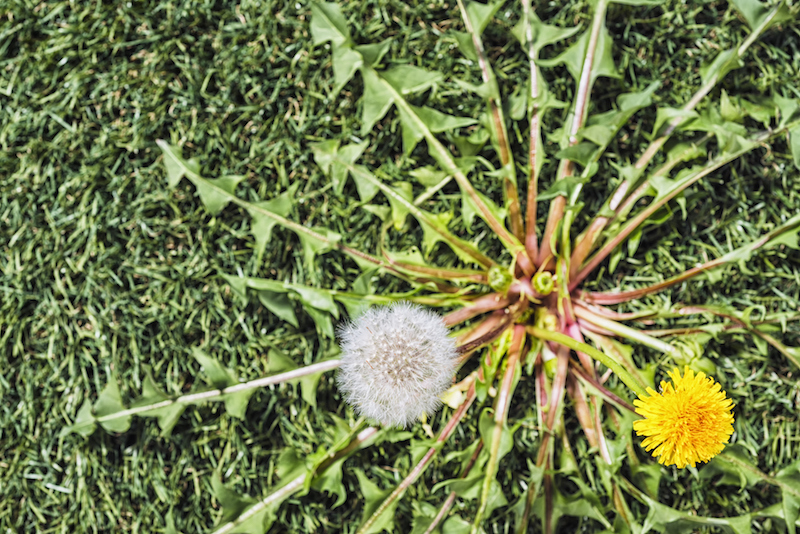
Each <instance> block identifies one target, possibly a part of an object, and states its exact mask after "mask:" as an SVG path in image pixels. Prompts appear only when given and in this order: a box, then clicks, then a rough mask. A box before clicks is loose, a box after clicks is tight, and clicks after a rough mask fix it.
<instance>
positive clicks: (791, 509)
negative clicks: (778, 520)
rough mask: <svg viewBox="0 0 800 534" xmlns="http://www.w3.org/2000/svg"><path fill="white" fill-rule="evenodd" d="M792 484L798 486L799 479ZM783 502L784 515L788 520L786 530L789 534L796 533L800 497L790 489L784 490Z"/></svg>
mask: <svg viewBox="0 0 800 534" xmlns="http://www.w3.org/2000/svg"><path fill="white" fill-rule="evenodd" d="M792 486H793V487H795V488H797V487H800V486H798V480H793V481H792ZM782 497H783V502H782V503H781V504H782V506H783V517H784V519H785V521H786V530H787V531H788V532H789V534H795V532H796V531H797V529H796V527H795V523H797V518H798V517H800V499H798V498H797V497H795V496H794V495H792V494H791V493H789V492H788V491H784V492H782Z"/></svg>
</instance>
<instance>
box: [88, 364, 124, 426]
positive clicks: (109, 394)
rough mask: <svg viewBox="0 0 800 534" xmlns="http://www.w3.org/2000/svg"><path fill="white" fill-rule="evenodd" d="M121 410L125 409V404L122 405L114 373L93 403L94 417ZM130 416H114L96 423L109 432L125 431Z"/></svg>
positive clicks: (112, 413)
mask: <svg viewBox="0 0 800 534" xmlns="http://www.w3.org/2000/svg"><path fill="white" fill-rule="evenodd" d="M123 410H125V406H123V405H122V397H120V394H119V386H117V380H116V378H115V377H114V375H111V376H110V377H109V381H108V384H107V385H106V387H105V388H104V389H103V391H102V392H101V393H100V396H99V397H98V398H97V402H96V403H95V404H94V414H95V417H97V418H101V417H103V416H107V415H114V414H116V413H118V412H121V411H123ZM131 418H132V416H130V415H129V416H127V417H116V418H114V419H109V420H108V421H98V423H100V426H102V427H103V428H104V429H106V430H107V431H109V432H127V430H128V429H129V428H130V427H131Z"/></svg>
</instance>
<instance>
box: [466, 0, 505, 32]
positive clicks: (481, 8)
mask: <svg viewBox="0 0 800 534" xmlns="http://www.w3.org/2000/svg"><path fill="white" fill-rule="evenodd" d="M502 5H503V0H498V1H496V2H489V3H488V4H482V3H480V2H468V3H467V16H468V17H469V21H470V23H472V28H473V29H474V31H475V33H477V34H478V35H481V34H482V33H483V30H485V29H486V26H488V25H489V22H491V20H492V17H494V14H495V13H497V10H498V9H500V7H501V6H502Z"/></svg>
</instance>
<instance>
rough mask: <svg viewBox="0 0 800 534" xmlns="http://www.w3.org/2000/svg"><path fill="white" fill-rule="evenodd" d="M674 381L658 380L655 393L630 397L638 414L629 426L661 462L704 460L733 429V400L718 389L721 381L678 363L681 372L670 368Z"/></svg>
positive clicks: (679, 464) (680, 464)
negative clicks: (682, 368) (631, 426)
mask: <svg viewBox="0 0 800 534" xmlns="http://www.w3.org/2000/svg"><path fill="white" fill-rule="evenodd" d="M668 374H669V376H670V378H671V379H672V381H673V382H674V384H675V385H674V386H673V385H672V384H668V383H666V382H664V381H662V382H661V391H662V392H661V393H657V392H656V391H654V390H653V389H652V388H647V393H648V394H649V395H650V396H649V397H646V398H642V397H640V398H639V399H638V400H635V401H633V403H634V404H635V405H636V413H638V414H639V415H641V416H643V417H644V419H641V420H639V421H635V422H634V423H633V428H634V430H636V433H637V434H638V435H640V436H646V437H645V439H644V441H643V442H642V447H644V448H645V450H647V451H650V450H653V449H655V450H653V452H652V454H653V456H654V457H658V462H659V463H661V464H664V465H673V464H674V465H676V466H677V467H679V468H683V467H686V466H687V465H691V466H692V467H694V466H695V464H696V463H697V462H707V461H709V460H710V459H711V458H713V457H714V456H716V455H717V454H719V453H720V452H721V451H722V449H724V448H725V444H726V443H728V440H729V439H730V437H731V434H733V413H732V412H731V409H732V408H733V401H732V400H730V399H728V398H726V397H725V392H724V391H720V390H721V389H722V386H720V385H719V384H717V383H716V382H714V379H713V378H709V377H706V375H705V373H697V374H695V373H694V371H692V370H691V369H689V367H688V366H686V367H685V368H684V376H681V374H680V371H679V370H678V369H677V368H676V369H673V370H672V371H670V372H669V373H668Z"/></svg>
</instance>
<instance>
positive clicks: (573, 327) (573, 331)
mask: <svg viewBox="0 0 800 534" xmlns="http://www.w3.org/2000/svg"><path fill="white" fill-rule="evenodd" d="M566 334H567V335H568V336H569V337H571V338H572V339H574V340H575V341H579V342H581V343H583V342H584V341H583V335H582V334H581V328H580V326H578V324H577V323H570V324H568V325H567V328H566ZM576 354H577V355H578V360H580V362H581V365H583V368H584V369H586V372H587V373H589V376H595V372H594V360H592V357H591V356H589V355H588V354H586V353H585V352H583V351H580V350H579V351H576Z"/></svg>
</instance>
